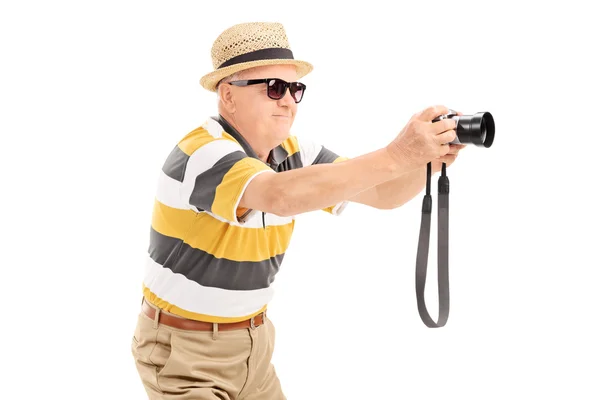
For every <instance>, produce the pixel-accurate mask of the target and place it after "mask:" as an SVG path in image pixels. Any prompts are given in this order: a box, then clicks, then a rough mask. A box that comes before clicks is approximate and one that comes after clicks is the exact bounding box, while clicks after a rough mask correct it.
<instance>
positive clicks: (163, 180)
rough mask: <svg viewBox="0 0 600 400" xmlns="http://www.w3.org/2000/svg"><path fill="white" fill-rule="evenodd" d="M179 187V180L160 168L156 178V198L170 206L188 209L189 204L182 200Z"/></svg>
mask: <svg viewBox="0 0 600 400" xmlns="http://www.w3.org/2000/svg"><path fill="white" fill-rule="evenodd" d="M180 189H181V182H179V181H177V180H175V179H173V178H171V177H170V176H169V175H167V174H165V173H164V172H163V171H162V170H161V171H160V177H159V178H158V187H157V189H156V200H158V201H160V202H161V203H162V204H164V205H166V206H169V207H172V208H178V209H181V210H189V209H190V206H189V205H188V204H186V202H184V201H183V199H182V198H181V196H180V194H179V190H180Z"/></svg>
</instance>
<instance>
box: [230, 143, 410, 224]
mask: <svg viewBox="0 0 600 400" xmlns="http://www.w3.org/2000/svg"><path fill="white" fill-rule="evenodd" d="M412 168H414V167H412V166H411V164H410V162H409V160H400V161H395V159H394V158H393V157H392V155H391V154H390V153H389V150H388V149H387V148H383V149H380V150H376V151H374V152H371V153H367V154H365V155H362V156H359V157H356V158H352V159H350V160H346V161H342V162H338V163H328V164H317V165H310V166H307V167H304V168H298V169H294V170H291V171H285V172H280V173H277V174H261V175H258V176H256V177H255V178H254V179H253V180H252V181H251V182H250V184H249V185H248V187H247V188H246V190H245V191H244V195H243V196H242V199H241V200H240V206H241V207H244V208H251V209H258V210H262V211H266V212H270V213H273V214H277V215H280V216H290V215H297V214H301V213H304V212H308V211H313V210H319V209H323V208H325V207H328V206H330V205H331V204H336V203H339V202H341V201H343V200H345V199H349V198H352V197H354V196H356V195H357V194H358V193H361V192H364V191H365V190H367V189H370V188H372V187H373V186H376V185H379V184H381V183H383V182H387V181H389V180H392V179H396V178H399V177H400V176H402V175H404V174H406V173H408V172H409V171H411V170H412Z"/></svg>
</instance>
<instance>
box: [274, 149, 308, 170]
mask: <svg viewBox="0 0 600 400" xmlns="http://www.w3.org/2000/svg"><path fill="white" fill-rule="evenodd" d="M296 168H302V158H301V156H300V152H299V151H297V152H295V153H294V154H292V155H291V156H289V157H288V158H286V159H285V161H283V162H282V163H281V164H279V165H278V166H277V172H281V171H290V170H292V169H296Z"/></svg>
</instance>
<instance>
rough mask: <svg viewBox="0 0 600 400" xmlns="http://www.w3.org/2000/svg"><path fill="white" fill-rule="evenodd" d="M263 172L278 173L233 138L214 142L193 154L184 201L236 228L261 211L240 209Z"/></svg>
mask: <svg viewBox="0 0 600 400" xmlns="http://www.w3.org/2000/svg"><path fill="white" fill-rule="evenodd" d="M262 173H275V171H273V170H272V169H271V168H269V167H268V166H267V165H266V164H264V163H263V162H261V161H260V160H258V159H256V158H253V157H250V156H248V155H247V154H246V153H245V152H244V151H243V149H242V147H241V146H240V145H239V144H238V143H236V142H234V141H232V140H229V139H221V138H218V139H214V140H210V141H208V142H207V143H205V144H203V145H202V146H201V147H199V148H198V149H196V150H195V151H194V152H193V153H192V154H190V156H189V159H188V161H187V166H186V169H185V175H184V179H183V185H182V193H181V194H182V198H183V200H184V201H187V202H188V203H189V205H190V207H192V208H195V209H196V211H203V210H204V211H208V212H210V213H212V214H214V215H215V216H217V217H219V218H221V219H224V220H226V221H228V222H230V223H233V224H235V225H238V224H239V225H243V224H244V223H245V221H247V220H248V219H249V218H250V217H251V216H252V214H254V213H255V212H257V210H249V209H243V208H241V207H239V204H240V200H241V198H242V196H243V194H244V191H245V190H246V188H247V187H248V184H250V182H251V181H252V179H254V178H255V177H257V176H258V175H260V174H262Z"/></svg>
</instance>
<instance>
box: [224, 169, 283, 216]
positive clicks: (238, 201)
mask: <svg viewBox="0 0 600 400" xmlns="http://www.w3.org/2000/svg"><path fill="white" fill-rule="evenodd" d="M265 172H271V173H273V174H276V172H275V171H273V170H272V169H265V170H262V171H258V172H257V173H255V174H254V175H252V176H251V177H250V178H249V179H248V180H247V181H246V184H245V185H244V187H243V188H242V191H241V192H240V197H239V198H238V199H237V200H236V202H235V204H234V206H233V215H236V210H237V209H238V207H239V205H240V201H242V197H243V196H244V192H245V191H246V188H247V187H248V185H249V184H250V182H252V180H253V179H254V178H256V177H257V176H258V175H260V174H263V173H265ZM260 211H262V210H260ZM258 213H259V210H252V211H251V214H252V215H250V216H249V217H248V218H253V217H256V215H257V214H258ZM260 215H261V217H262V212H261V213H260ZM261 221H262V219H261ZM232 222H233V225H236V226H243V225H245V224H244V223H243V222H242V223H240V222H238V221H232ZM261 224H262V222H261Z"/></svg>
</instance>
